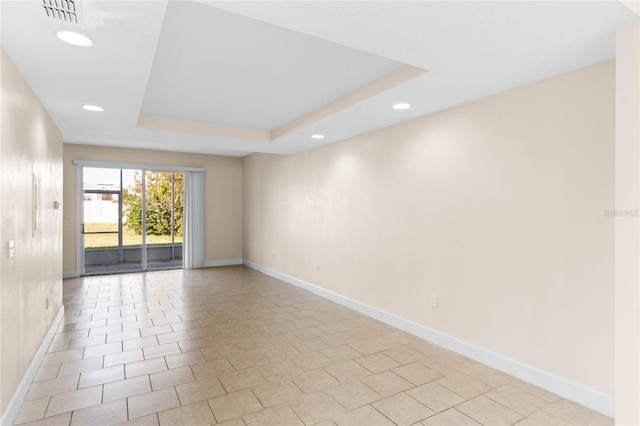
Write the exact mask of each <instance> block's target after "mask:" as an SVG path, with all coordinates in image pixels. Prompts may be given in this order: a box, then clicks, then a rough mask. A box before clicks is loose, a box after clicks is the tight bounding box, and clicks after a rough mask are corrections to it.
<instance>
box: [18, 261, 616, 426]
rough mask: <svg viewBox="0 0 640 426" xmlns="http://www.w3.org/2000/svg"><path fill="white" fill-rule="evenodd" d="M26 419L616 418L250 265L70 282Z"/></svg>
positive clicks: (380, 421)
mask: <svg viewBox="0 0 640 426" xmlns="http://www.w3.org/2000/svg"><path fill="white" fill-rule="evenodd" d="M64 303H65V317H64V323H63V324H62V325H61V327H60V329H59V330H58V333H57V334H56V336H55V338H54V340H53V342H52V343H51V346H50V347H49V350H48V353H47V355H46V356H45V359H44V362H43V364H42V367H41V368H40V370H39V372H38V374H37V377H36V379H35V381H34V383H33V384H32V385H31V388H30V390H29V393H28V395H27V398H26V400H25V402H24V404H23V406H22V408H21V410H20V412H19V414H18V417H17V419H16V424H26V425H44V424H46V425H107V424H109V425H110V424H124V423H127V424H131V425H159V424H160V425H179V424H188V425H200V424H202V425H212V424H224V425H248V426H254V425H278V426H281V425H282V426H284V425H313V424H319V425H340V426H342V425H368V426H369V425H394V424H395V425H420V424H422V425H425V426H428V425H477V424H484V425H510V424H518V425H560V424H573V425H586V424H603V425H608V424H613V420H612V419H610V418H608V417H605V416H602V415H600V414H598V413H595V412H593V411H591V410H588V409H586V408H584V407H581V406H579V405H577V404H574V403H572V402H569V401H567V400H564V399H562V398H560V397H558V396H556V395H553V394H551V393H549V392H546V391H544V390H542V389H539V388H536V387H534V386H531V385H528V384H526V383H523V382H521V381H519V380H516V379H514V378H513V377H510V376H508V375H506V374H503V373H500V372H498V371H495V370H492V369H491V368H488V367H485V366H483V365H481V364H478V363H476V362H474V361H471V360H469V359H467V358H464V357H462V356H460V355H456V354H454V353H452V352H450V351H447V350H445V349H442V348H440V347H438V346H435V345H432V344H430V343H427V342H425V341H424V340H421V339H419V338H417V337H415V336H413V335H410V334H407V333H405V332H402V331H399V330H397V329H395V328H393V327H390V326H388V325H385V324H383V323H380V322H378V321H376V320H373V319H371V318H368V317H366V316H363V315H361V314H358V313H357V312H354V311H351V310H349V309H347V308H345V307H342V306H340V305H337V304H335V303H333V302H330V301H328V300H325V299H323V298H320V297H318V296H315V295H312V294H310V293H307V292H305V291H303V290H300V289H298V288H296V287H293V286H290V285H288V284H286V283H283V282H281V281H278V280H276V279H274V278H271V277H268V276H266V275H263V274H261V273H259V272H256V271H254V270H251V269H249V268H246V267H243V266H236V267H223V268H211V269H201V270H194V271H182V270H178V271H162V272H150V273H139V274H126V275H111V276H97V277H88V278H81V279H72V280H65V282H64Z"/></svg>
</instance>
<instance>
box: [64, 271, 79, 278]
mask: <svg viewBox="0 0 640 426" xmlns="http://www.w3.org/2000/svg"><path fill="white" fill-rule="evenodd" d="M79 276H80V274H78V271H63V272H62V279H65V278H78V277H79Z"/></svg>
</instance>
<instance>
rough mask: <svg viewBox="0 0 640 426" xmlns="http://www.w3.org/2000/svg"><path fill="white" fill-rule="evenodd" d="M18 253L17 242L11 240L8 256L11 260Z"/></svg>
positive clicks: (8, 243) (8, 244)
mask: <svg viewBox="0 0 640 426" xmlns="http://www.w3.org/2000/svg"><path fill="white" fill-rule="evenodd" d="M15 252H16V242H15V241H14V240H9V241H8V242H7V256H8V257H9V259H11V258H12V257H13V255H14V254H15Z"/></svg>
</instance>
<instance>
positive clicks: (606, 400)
mask: <svg viewBox="0 0 640 426" xmlns="http://www.w3.org/2000/svg"><path fill="white" fill-rule="evenodd" d="M243 263H244V264H245V265H246V266H248V267H250V268H253V269H255V270H257V271H260V272H262V273H264V274H267V275H270V276H272V277H274V278H277V279H279V280H282V281H284V282H287V283H289V284H292V285H294V286H296V287H300V288H302V289H305V290H307V291H309V292H311V293H313V294H316V295H318V296H322V297H324V298H326V299H329V300H332V301H334V302H336V303H339V304H341V305H343V306H346V307H348V308H351V309H353V310H354V311H357V312H360V313H362V314H365V315H368V316H370V317H372V318H375V319H377V320H379V321H382V322H384V323H386V324H389V325H392V326H394V327H396V328H399V329H401V330H404V331H406V332H408V333H411V334H413V335H415V336H418V337H421V338H423V339H425V340H428V341H430V342H432V343H435V344H437V345H439V346H442V347H444V348H447V349H449V350H452V351H454V352H457V353H459V354H461V355H464V356H466V357H468V358H471V359H473V360H475V361H478V362H480V363H482V364H485V365H488V366H489V367H492V368H495V369H496V370H499V371H502V372H504V373H507V374H510V375H512V376H514V377H517V378H518V379H520V380H522V381H524V382H527V383H530V384H532V385H534V386H538V387H540V388H542V389H545V390H547V391H549V392H552V393H555V394H556V395H559V396H561V397H563V398H566V399H568V400H571V401H573V402H576V403H578V404H580V405H583V406H585V407H587V408H590V409H592V410H594V411H597V412H599V413H602V414H604V415H605V416H609V417H613V416H614V414H615V400H614V397H613V396H611V395H607V394H604V393H602V392H599V391H597V390H595V389H591V388H588V387H586V386H583V385H581V384H578V383H574V382H572V381H570V380H567V379H564V378H562V377H559V376H556V375H555V374H552V373H549V372H546V371H543V370H540V369H538V368H535V367H532V366H530V365H527V364H524V363H522V362H520V361H516V360H514V359H510V358H507V357H505V356H502V355H500V354H498V353H495V352H492V351H490V350H487V349H484V348H482V347H480V346H476V345H474V344H472V343H469V342H465V341H464V340H460V339H458V338H456V337H453V336H450V335H447V334H445V333H442V332H439V331H437V330H433V329H431V328H428V327H425V326H423V325H420V324H417V323H415V322H413V321H409V320H407V319H404V318H401V317H398V316H396V315H393V314H390V313H388V312H385V311H382V310H379V309H377V308H374V307H372V306H369V305H365V304H364V303H360V302H358V301H356V300H353V299H349V298H348V297H345V296H342V295H340V294H338V293H334V292H332V291H329V290H325V289H323V288H321V287H318V286H316V285H314V284H311V283H308V282H306V281H303V280H300V279H298V278H295V277H292V276H290V275H286V274H283V273H282V272H278V271H275V270H273V269H269V268H266V267H264V266H262V265H259V264H257V263H253V262H250V261H248V260H245V261H244V262H243Z"/></svg>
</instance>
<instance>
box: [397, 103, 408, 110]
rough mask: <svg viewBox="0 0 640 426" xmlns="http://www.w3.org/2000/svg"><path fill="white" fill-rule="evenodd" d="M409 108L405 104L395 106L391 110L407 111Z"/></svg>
mask: <svg viewBox="0 0 640 426" xmlns="http://www.w3.org/2000/svg"><path fill="white" fill-rule="evenodd" d="M409 108H411V105H409V104H406V103H400V104H395V105H394V106H393V109H397V110H402V109H409Z"/></svg>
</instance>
